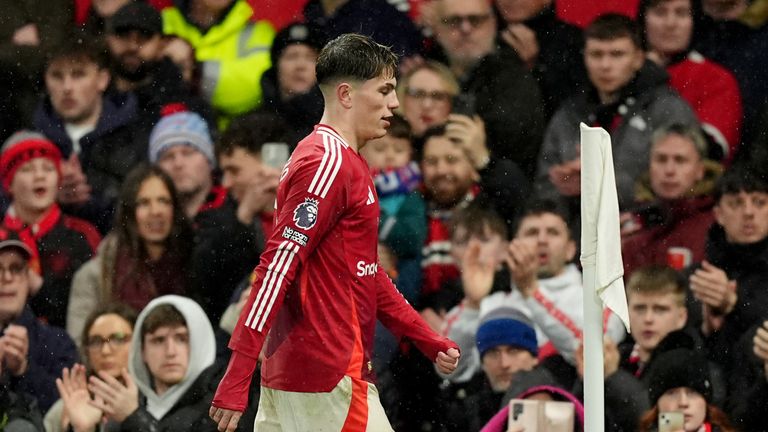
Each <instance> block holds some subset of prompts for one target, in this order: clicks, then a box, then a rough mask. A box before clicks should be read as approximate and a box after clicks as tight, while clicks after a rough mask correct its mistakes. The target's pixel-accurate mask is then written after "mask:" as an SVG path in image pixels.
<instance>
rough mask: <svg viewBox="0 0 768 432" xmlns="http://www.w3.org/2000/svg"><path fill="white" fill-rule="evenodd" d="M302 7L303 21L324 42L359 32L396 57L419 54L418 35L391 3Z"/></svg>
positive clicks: (316, 2)
mask: <svg viewBox="0 0 768 432" xmlns="http://www.w3.org/2000/svg"><path fill="white" fill-rule="evenodd" d="M305 4H306V6H304V19H305V20H306V22H307V23H309V24H312V25H315V26H318V27H319V28H320V29H321V30H322V31H323V33H324V34H325V37H326V40H331V39H335V38H336V37H338V36H341V35H342V34H344V33H360V34H364V35H366V36H370V37H372V38H373V39H374V40H375V41H376V42H378V43H380V44H382V45H384V46H388V47H392V51H393V52H394V53H395V54H397V55H398V56H399V57H409V56H412V55H415V54H418V53H419V52H420V51H421V46H422V36H421V34H420V33H419V31H418V30H417V29H416V27H415V26H414V24H413V21H411V20H410V18H408V15H406V14H405V13H403V12H401V11H400V10H398V8H397V7H396V6H395V5H394V3H392V2H388V1H380V0H330V1H326V0H310V1H308V2H306V3H305Z"/></svg>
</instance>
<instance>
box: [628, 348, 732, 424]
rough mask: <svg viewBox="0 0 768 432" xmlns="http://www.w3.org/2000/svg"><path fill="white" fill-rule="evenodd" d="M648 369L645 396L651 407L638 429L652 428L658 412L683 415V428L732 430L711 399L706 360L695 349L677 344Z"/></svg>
mask: <svg viewBox="0 0 768 432" xmlns="http://www.w3.org/2000/svg"><path fill="white" fill-rule="evenodd" d="M648 373H649V375H650V376H649V386H648V398H649V399H650V401H651V405H652V406H653V408H651V410H649V411H647V412H646V413H645V414H644V415H643V417H642V419H641V420H640V431H643V432H647V431H654V430H656V424H657V422H658V416H659V413H661V412H669V411H677V412H682V413H683V415H684V416H685V419H684V421H685V423H684V424H683V428H684V430H686V431H698V430H701V428H704V430H711V431H719V432H733V431H735V429H734V428H733V427H732V426H731V424H730V422H729V421H728V417H727V416H726V415H725V413H723V412H722V411H721V410H720V409H719V408H718V407H717V406H716V405H713V404H712V403H711V400H712V399H711V397H712V391H713V388H712V384H711V382H710V378H709V371H708V368H707V362H706V360H705V359H704V357H703V356H701V355H700V354H699V353H697V352H696V351H693V350H690V349H686V348H678V349H674V350H670V351H667V352H665V353H663V354H662V355H660V356H659V357H658V358H657V359H656V361H655V362H654V366H653V368H652V369H651V370H650V371H649V372H648Z"/></svg>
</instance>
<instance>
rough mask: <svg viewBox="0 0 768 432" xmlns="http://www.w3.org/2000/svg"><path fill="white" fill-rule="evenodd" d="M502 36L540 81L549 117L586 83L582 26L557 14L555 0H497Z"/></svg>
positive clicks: (547, 116)
mask: <svg viewBox="0 0 768 432" xmlns="http://www.w3.org/2000/svg"><path fill="white" fill-rule="evenodd" d="M494 4H495V6H496V9H497V10H498V11H499V14H500V15H501V19H502V25H501V28H502V30H501V34H500V36H501V39H502V40H503V41H504V42H506V43H507V44H509V46H510V47H512V49H514V50H515V52H516V53H517V55H518V57H520V60H522V62H523V63H524V64H525V66H526V67H527V68H528V70H530V71H531V74H532V75H533V77H534V78H535V79H536V81H537V82H538V84H539V91H540V92H541V98H542V102H543V103H544V110H545V114H546V118H547V119H549V118H551V117H552V114H554V112H555V110H556V109H557V108H558V107H559V106H560V104H561V103H562V102H563V101H564V100H565V99H566V98H568V97H569V96H572V95H574V94H576V93H578V92H580V91H583V89H584V88H585V87H586V83H587V72H586V70H584V61H583V60H582V57H581V52H582V51H583V49H584V37H583V36H582V34H581V29H579V28H578V27H576V26H573V25H571V24H568V23H566V22H565V21H562V20H561V19H560V18H559V17H558V16H557V15H556V14H555V7H554V0H522V1H521V0H495V1H494Z"/></svg>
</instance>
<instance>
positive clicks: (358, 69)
mask: <svg viewBox="0 0 768 432" xmlns="http://www.w3.org/2000/svg"><path fill="white" fill-rule="evenodd" d="M396 71H397V55H395V54H394V53H393V52H392V50H390V49H389V48H388V47H386V46H384V45H381V44H378V43H376V42H375V41H374V40H373V39H371V38H370V37H368V36H363V35H359V34H354V33H347V34H343V35H341V36H339V37H337V38H336V39H334V40H332V41H330V42H328V44H326V45H325V47H324V48H323V49H322V50H321V51H320V55H319V56H318V58H317V66H316V67H315V73H316V74H317V83H318V84H319V85H320V86H323V85H327V84H333V83H336V82H338V81H340V80H355V81H367V80H369V79H372V78H376V77H379V76H382V75H384V76H386V77H387V78H391V77H394V76H395V73H396Z"/></svg>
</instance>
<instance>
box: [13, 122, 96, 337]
mask: <svg viewBox="0 0 768 432" xmlns="http://www.w3.org/2000/svg"><path fill="white" fill-rule="evenodd" d="M1 151H2V153H0V179H2V184H3V188H4V189H5V190H6V191H7V192H8V194H9V195H10V196H11V203H10V206H9V207H8V210H7V211H6V213H5V215H4V217H3V219H2V225H4V226H5V227H6V228H7V229H8V230H11V231H14V232H15V233H16V234H17V235H18V236H19V238H21V240H22V241H24V243H25V244H26V245H27V246H28V247H29V248H30V250H31V251H32V253H33V254H34V256H33V259H32V261H31V262H32V266H33V267H36V268H35V270H37V272H38V273H39V274H40V275H42V277H43V281H42V287H41V286H40V285H39V284H38V285H37V286H36V287H34V288H39V291H37V292H36V293H35V292H34V290H33V292H32V293H31V294H32V295H31V296H30V306H31V307H32V310H33V311H34V312H35V314H36V315H37V317H38V318H40V319H41V320H43V321H46V322H48V323H49V324H51V325H54V326H57V327H64V325H65V323H66V312H67V304H68V302H69V291H70V284H71V282H72V278H73V276H74V274H75V272H76V271H77V269H78V268H80V266H82V265H83V264H85V262H86V261H88V260H89V259H91V257H92V256H93V254H94V253H95V252H96V247H97V246H98V244H99V242H100V241H101V236H100V235H99V233H98V231H97V230H96V228H95V227H94V226H93V225H91V224H90V223H88V222H86V221H84V220H81V219H77V218H74V217H71V216H67V215H65V214H64V213H62V211H61V209H60V208H59V205H58V204H57V203H56V194H57V192H58V190H59V187H60V186H61V178H62V175H61V163H62V160H61V152H60V151H59V149H58V148H57V147H56V146H55V145H54V144H53V143H52V142H51V141H49V140H48V139H47V138H45V137H44V136H43V135H41V134H39V133H35V132H30V131H19V132H17V133H15V134H13V135H12V136H11V137H10V138H8V140H6V141H5V143H4V144H3V146H2V150H1ZM38 260H39V261H38Z"/></svg>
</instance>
